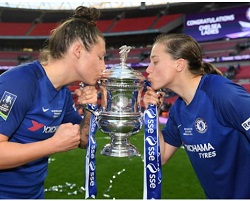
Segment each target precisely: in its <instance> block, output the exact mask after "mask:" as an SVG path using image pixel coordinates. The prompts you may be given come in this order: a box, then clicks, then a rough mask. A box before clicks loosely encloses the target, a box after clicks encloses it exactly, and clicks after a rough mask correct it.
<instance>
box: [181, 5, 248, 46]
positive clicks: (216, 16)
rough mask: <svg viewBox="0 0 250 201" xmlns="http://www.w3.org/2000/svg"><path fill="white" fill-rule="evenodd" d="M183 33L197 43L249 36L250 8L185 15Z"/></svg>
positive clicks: (243, 7) (242, 7) (241, 7)
mask: <svg viewBox="0 0 250 201" xmlns="http://www.w3.org/2000/svg"><path fill="white" fill-rule="evenodd" d="M184 22H185V24H184V33H185V34H188V35H190V36H192V37H193V38H194V39H195V40H197V41H198V42H203V41H211V40H219V39H225V38H229V39H233V38H242V37H249V36H250V6H240V7H236V8H230V9H222V10H216V11H210V12H203V13H195V14H186V15H185V20H184Z"/></svg>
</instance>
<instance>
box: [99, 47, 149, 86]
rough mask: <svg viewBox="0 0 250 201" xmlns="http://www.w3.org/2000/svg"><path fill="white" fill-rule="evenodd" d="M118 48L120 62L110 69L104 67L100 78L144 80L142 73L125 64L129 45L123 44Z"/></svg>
mask: <svg viewBox="0 0 250 201" xmlns="http://www.w3.org/2000/svg"><path fill="white" fill-rule="evenodd" d="M119 49H120V52H119V54H120V60H121V63H120V64H117V65H115V66H113V67H112V68H110V69H106V70H104V71H103V75H102V78H101V79H112V80H113V79H115V80H117V79H118V80H120V79H122V80H124V79H126V80H127V79H128V80H140V81H144V80H145V77H144V76H143V75H142V73H141V72H140V71H137V70H134V69H133V68H131V67H129V66H128V65H127V64H126V60H127V56H128V53H129V51H130V49H131V47H130V46H126V45H123V46H122V47H120V48H119Z"/></svg>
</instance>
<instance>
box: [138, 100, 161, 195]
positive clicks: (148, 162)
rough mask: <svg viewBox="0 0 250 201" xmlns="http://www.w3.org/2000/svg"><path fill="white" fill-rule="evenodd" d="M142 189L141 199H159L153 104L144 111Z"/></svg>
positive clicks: (158, 151) (158, 159)
mask: <svg viewBox="0 0 250 201" xmlns="http://www.w3.org/2000/svg"><path fill="white" fill-rule="evenodd" d="M144 124H145V132H144V189H143V199H161V180H162V171H161V154H160V142H159V135H158V113H157V107H156V106H155V105H149V106H148V108H147V110H145V112H144Z"/></svg>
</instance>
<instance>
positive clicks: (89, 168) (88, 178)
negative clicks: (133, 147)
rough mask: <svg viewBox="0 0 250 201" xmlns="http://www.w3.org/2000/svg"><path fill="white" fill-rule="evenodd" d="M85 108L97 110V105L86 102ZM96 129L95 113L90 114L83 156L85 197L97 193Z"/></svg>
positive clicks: (94, 195)
mask: <svg viewBox="0 0 250 201" xmlns="http://www.w3.org/2000/svg"><path fill="white" fill-rule="evenodd" d="M87 109H89V110H91V111H97V105H92V104H88V105H87ZM96 130H97V123H96V118H95V115H94V114H92V115H91V119H90V127H89V140H88V145H87V152H86V157H85V199H87V198H89V197H92V198H95V197H96V195H97V188H96V149H97V143H96V140H95V133H96Z"/></svg>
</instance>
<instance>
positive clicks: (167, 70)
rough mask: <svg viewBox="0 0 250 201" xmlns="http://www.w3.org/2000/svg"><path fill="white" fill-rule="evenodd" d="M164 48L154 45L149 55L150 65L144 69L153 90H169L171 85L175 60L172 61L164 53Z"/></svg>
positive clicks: (174, 72)
mask: <svg viewBox="0 0 250 201" xmlns="http://www.w3.org/2000/svg"><path fill="white" fill-rule="evenodd" d="M164 48H165V46H164V45H163V44H160V43H156V44H155V45H154V46H153V48H152V50H151V55H150V64H149V66H148V68H147V69H146V71H147V73H148V74H149V75H148V80H149V81H150V82H151V86H152V88H153V89H154V90H159V89H162V88H169V87H170V86H171V84H172V83H173V81H174V79H175V76H176V70H175V67H176V65H177V63H176V60H173V59H172V58H171V56H170V55H169V54H167V53H166V52H165V51H164Z"/></svg>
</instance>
